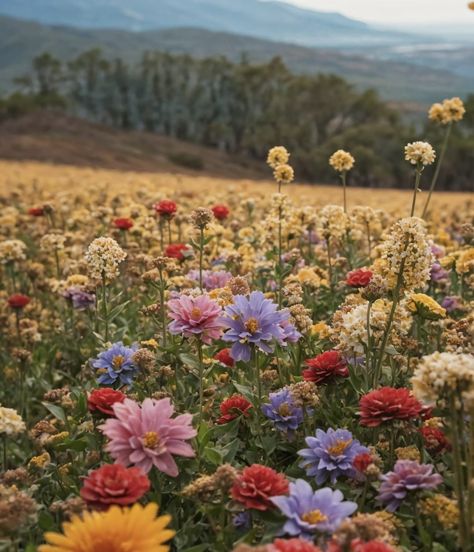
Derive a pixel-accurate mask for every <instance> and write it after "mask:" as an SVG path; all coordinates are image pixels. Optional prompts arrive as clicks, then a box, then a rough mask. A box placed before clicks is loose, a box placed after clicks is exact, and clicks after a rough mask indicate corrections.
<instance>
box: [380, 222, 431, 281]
mask: <svg viewBox="0 0 474 552" xmlns="http://www.w3.org/2000/svg"><path fill="white" fill-rule="evenodd" d="M380 250H381V261H382V262H381V263H379V264H378V265H377V270H379V271H381V273H382V276H384V277H385V278H386V281H387V285H388V287H389V288H390V289H394V288H395V287H396V285H397V281H398V279H399V273H400V271H402V272H403V274H402V278H401V282H400V283H401V287H402V288H404V289H406V290H408V291H413V290H416V289H421V288H423V287H424V286H425V284H426V283H427V282H428V280H429V279H430V271H431V267H432V265H433V263H434V261H435V258H434V255H433V253H432V251H431V247H430V244H429V242H428V239H427V234H426V229H425V224H424V222H423V220H421V219H419V218H417V217H407V218H404V219H400V220H399V221H398V222H396V223H395V224H394V225H393V226H392V228H391V229H390V231H389V233H388V238H387V239H386V240H385V241H384V242H383V243H382V245H381V248H380Z"/></svg>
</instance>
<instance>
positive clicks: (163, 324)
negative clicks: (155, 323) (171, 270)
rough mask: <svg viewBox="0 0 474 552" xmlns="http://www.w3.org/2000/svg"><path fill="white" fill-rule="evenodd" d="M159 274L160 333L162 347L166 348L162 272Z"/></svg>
mask: <svg viewBox="0 0 474 552" xmlns="http://www.w3.org/2000/svg"><path fill="white" fill-rule="evenodd" d="M159 272H160V313H161V332H162V337H163V347H166V338H167V335H166V309H165V280H164V278H163V271H162V270H161V268H160V269H159Z"/></svg>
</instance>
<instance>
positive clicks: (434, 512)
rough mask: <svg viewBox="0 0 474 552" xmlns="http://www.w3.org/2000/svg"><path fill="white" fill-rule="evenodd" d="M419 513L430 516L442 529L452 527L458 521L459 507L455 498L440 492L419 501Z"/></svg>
mask: <svg viewBox="0 0 474 552" xmlns="http://www.w3.org/2000/svg"><path fill="white" fill-rule="evenodd" d="M420 510H421V513H422V514H423V515H425V516H429V517H432V518H434V519H436V521H437V522H438V523H439V524H440V525H441V526H442V528H443V529H454V528H455V527H456V526H457V524H458V522H459V508H458V505H457V503H456V500H453V499H452V498H448V497H447V496H444V495H442V494H435V495H433V496H430V497H427V498H425V499H424V500H422V501H421V502H420Z"/></svg>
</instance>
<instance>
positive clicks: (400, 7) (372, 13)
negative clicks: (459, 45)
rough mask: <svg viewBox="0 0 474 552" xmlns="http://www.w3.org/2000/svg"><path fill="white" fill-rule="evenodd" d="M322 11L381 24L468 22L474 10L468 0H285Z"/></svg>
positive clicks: (473, 21)
mask: <svg viewBox="0 0 474 552" xmlns="http://www.w3.org/2000/svg"><path fill="white" fill-rule="evenodd" d="M285 1H286V2H289V3H291V4H296V5H299V6H304V7H309V8H314V9H316V10H321V11H332V12H339V13H342V14H344V15H347V16H348V17H353V18H356V19H360V20H361V21H367V22H375V23H384V24H398V23H403V24H410V23H413V22H414V23H423V22H427V23H430V22H436V23H442V22H450V23H454V22H455V23H468V21H469V20H471V21H472V26H473V33H474V11H470V10H468V8H467V4H468V0H285Z"/></svg>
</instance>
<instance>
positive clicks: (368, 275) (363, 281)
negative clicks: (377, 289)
mask: <svg viewBox="0 0 474 552" xmlns="http://www.w3.org/2000/svg"><path fill="white" fill-rule="evenodd" d="M372 275H373V272H372V271H371V270H367V269H366V268H358V269H357V270H352V271H351V272H349V273H348V274H347V276H346V284H347V285H348V286H350V287H356V288H360V287H366V286H367V285H368V284H370V280H371V279H372Z"/></svg>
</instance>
